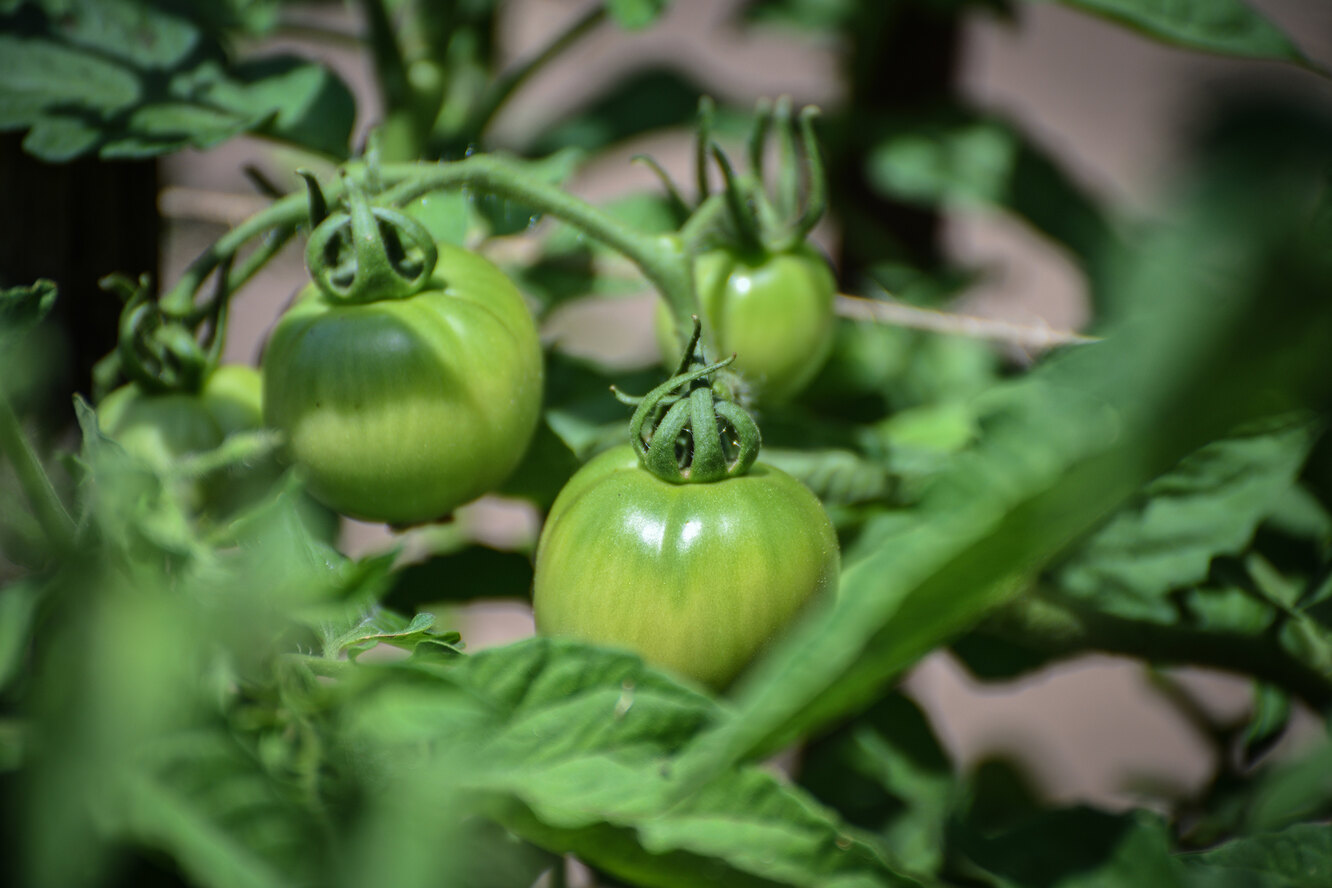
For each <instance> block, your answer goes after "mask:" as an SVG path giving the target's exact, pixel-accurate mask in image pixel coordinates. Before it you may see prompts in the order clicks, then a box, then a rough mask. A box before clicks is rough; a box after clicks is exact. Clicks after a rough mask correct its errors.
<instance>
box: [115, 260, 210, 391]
mask: <svg viewBox="0 0 1332 888" xmlns="http://www.w3.org/2000/svg"><path fill="white" fill-rule="evenodd" d="M225 278H226V269H225V268H224V269H223V273H222V274H221V275H219V284H218V286H219V289H221V288H222V287H224V286H225V283H223V281H225ZM101 285H102V288H103V289H106V290H110V291H112V292H114V293H117V294H118V295H119V296H120V297H121V298H122V299H123V300H124V301H125V306H124V308H123V309H121V312H120V322H119V330H118V334H119V335H118V337H117V341H116V348H115V351H113V352H111V354H109V355H107V356H106V358H104V359H103V360H102V361H101V362H99V364H98V367H97V368H96V370H95V371H94V375H95V379H96V382H97V384H98V386H99V387H100V388H101V389H102V390H103V391H105V390H106V389H109V388H110V387H111V385H112V380H114V379H115V378H117V377H119V376H120V375H121V374H123V375H124V376H126V377H128V378H129V380H130V381H131V382H133V383H135V384H136V385H138V386H139V388H141V389H142V390H143V391H145V392H149V393H152V394H171V393H183V394H197V393H198V392H199V391H200V390H201V389H202V388H203V386H204V383H205V381H206V380H207V379H208V376H209V374H211V373H212V371H213V368H214V367H216V366H217V362H218V359H219V358H220V356H221V353H222V342H223V329H224V328H225V326H226V302H227V300H226V299H225V298H224V297H222V296H221V295H220V294H219V295H218V296H216V297H215V298H214V299H213V300H212V301H211V302H210V303H208V304H206V305H205V306H204V307H203V309H202V310H201V316H200V319H199V320H200V322H202V321H203V320H210V323H209V326H208V329H207V330H206V331H204V332H203V334H202V337H203V338H202V342H201V341H200V334H199V333H198V332H196V330H195V329H194V328H195V326H196V324H192V323H191V319H190V318H189V317H180V316H177V315H175V314H172V313H170V312H168V311H167V310H166V309H165V307H164V306H163V304H162V303H161V301H160V300H158V298H157V296H156V295H155V293H154V291H153V287H152V281H151V279H150V277H149V276H148V275H142V276H140V278H139V279H138V280H137V281H131V280H130V279H129V278H126V277H124V276H123V275H109V276H108V277H106V278H103V279H102V281H101Z"/></svg>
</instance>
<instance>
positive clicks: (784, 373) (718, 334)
mask: <svg viewBox="0 0 1332 888" xmlns="http://www.w3.org/2000/svg"><path fill="white" fill-rule="evenodd" d="M694 284H695V286H696V287H697V288H698V298H699V303H700V308H701V309H702V312H703V318H702V320H703V322H704V323H705V324H706V325H708V327H709V328H710V329H711V331H712V336H713V341H714V344H715V346H716V349H717V352H718V354H721V355H731V354H734V355H735V356H736V358H735V363H734V364H732V365H731V369H732V370H733V371H735V372H736V373H738V374H739V375H740V376H741V378H742V379H744V380H746V381H747V382H748V383H749V384H750V385H751V386H752V388H753V390H754V392H755V394H756V395H757V396H758V398H759V400H764V401H769V402H777V401H785V400H788V399H790V398H792V397H794V396H795V395H796V394H798V393H799V392H800V391H801V390H803V389H804V388H805V386H807V385H808V384H809V381H810V380H811V379H813V378H814V376H815V374H817V373H818V372H819V368H820V367H822V366H823V362H824V361H825V360H827V358H828V352H829V351H830V350H831V349H832V342H833V322H834V318H833V296H834V295H835V294H836V292H837V284H836V281H834V279H833V275H832V271H831V270H830V269H829V268H828V263H827V262H826V261H824V259H823V257H822V256H821V255H819V253H818V251H817V250H815V249H814V248H813V247H811V246H809V245H808V244H802V245H801V246H799V247H797V248H796V249H794V250H791V251H788V252H783V253H767V254H763V253H760V254H757V255H751V254H745V253H741V252H738V251H736V250H732V249H718V250H712V251H710V252H707V253H704V254H702V255H701V256H699V258H698V260H697V261H696V262H695V264H694ZM657 341H658V344H659V345H660V346H661V351H662V354H663V355H664V356H665V358H666V361H667V363H668V364H671V363H675V362H677V361H678V360H679V356H680V344H679V342H677V341H676V338H675V328H674V323H673V321H672V320H671V314H670V311H669V310H668V309H667V308H666V305H665V303H664V302H663V303H660V304H659V305H658V307H657Z"/></svg>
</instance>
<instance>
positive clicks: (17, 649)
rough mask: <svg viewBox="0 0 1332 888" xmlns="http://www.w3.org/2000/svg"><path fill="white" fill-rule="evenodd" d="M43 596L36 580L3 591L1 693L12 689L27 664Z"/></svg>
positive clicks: (0, 607)
mask: <svg viewBox="0 0 1332 888" xmlns="http://www.w3.org/2000/svg"><path fill="white" fill-rule="evenodd" d="M40 597H41V587H40V586H39V585H38V584H37V583H36V582H33V581H32V580H20V581H19V582H16V583H11V584H10V585H8V586H5V587H4V588H3V589H0V691H3V690H6V689H7V688H8V687H9V683H10V682H11V681H13V680H14V677H15V676H17V675H18V674H19V669H20V667H21V666H22V665H23V659H24V657H25V656H26V655H27V652H28V645H29V644H30V643H31V641H32V628H33V617H34V616H35V615H36V613H37V601H38V599H39V598H40Z"/></svg>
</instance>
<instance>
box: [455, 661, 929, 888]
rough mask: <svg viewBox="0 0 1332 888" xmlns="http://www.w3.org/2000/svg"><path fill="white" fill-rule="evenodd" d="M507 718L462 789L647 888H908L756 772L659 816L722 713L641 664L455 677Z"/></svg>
mask: <svg viewBox="0 0 1332 888" xmlns="http://www.w3.org/2000/svg"><path fill="white" fill-rule="evenodd" d="M454 675H455V677H456V678H457V680H460V681H461V682H463V683H464V684H465V685H466V686H467V687H469V688H470V689H472V691H473V693H477V694H480V695H482V696H483V697H485V698H486V699H487V700H488V701H490V702H491V704H492V705H494V706H496V707H497V708H498V709H497V711H498V712H499V713H500V714H501V715H502V717H503V727H502V729H500V730H498V731H495V732H493V733H491V734H490V736H489V737H488V738H487V742H486V747H485V749H486V753H487V756H488V757H491V762H490V766H489V767H488V768H485V769H484V770H481V771H478V772H475V773H473V774H469V775H468V776H467V777H465V778H464V779H465V781H466V783H467V784H469V785H471V786H472V787H473V788H474V789H478V790H481V789H484V790H486V791H487V792H490V793H494V792H502V793H503V794H504V795H505V796H506V797H508V798H509V799H511V800H512V801H508V802H502V803H500V804H498V805H497V807H496V809H495V811H496V814H497V816H499V818H500V820H501V822H503V823H505V825H507V826H509V827H510V828H511V829H514V830H515V831H517V832H518V833H519V834H521V835H525V836H527V837H528V838H529V839H531V840H532V841H534V842H536V843H537V844H539V845H545V846H547V847H550V848H552V849H553V850H554V849H559V850H572V851H574V852H575V853H577V854H578V855H579V856H580V857H582V858H583V859H585V860H587V861H588V862H589V863H591V864H592V865H594V866H596V867H598V868H599V869H603V870H605V871H607V872H609V873H611V874H613V875H617V876H620V877H622V878H629V879H632V880H635V881H636V883H638V884H643V885H650V886H699V885H718V886H722V885H725V886H738V885H772V884H779V885H808V884H820V885H825V884H826V885H841V884H846V885H851V884H865V885H873V884H879V885H905V884H909V881H908V880H905V879H902V878H901V877H899V876H897V875H896V874H895V873H894V872H893V871H892V870H891V869H889V868H888V867H887V865H886V864H885V863H884V862H883V861H882V860H881V859H880V858H879V857H878V855H877V853H875V852H874V850H873V848H872V847H871V846H870V845H868V844H866V843H865V842H864V841H863V840H861V839H860V838H858V837H857V836H856V835H855V834H854V832H853V831H850V830H848V829H846V828H844V827H842V826H841V825H840V824H838V822H837V821H836V820H835V819H834V818H833V817H832V816H831V815H830V812H827V811H826V810H824V809H822V808H821V807H820V806H818V805H817V804H816V803H814V802H813V800H812V799H810V798H808V797H807V796H805V795H804V794H803V793H802V792H800V791H798V790H795V789H794V788H792V787H788V786H784V785H783V784H782V783H781V782H780V781H778V780H777V779H775V778H774V777H772V776H771V775H770V774H768V773H766V772H764V771H762V770H760V769H758V768H744V769H739V770H737V771H735V772H732V773H730V774H727V775H725V776H724V777H722V778H720V779H718V780H717V781H715V782H714V783H712V784H710V785H709V786H707V787H705V788H703V790H702V791H701V792H700V793H698V794H697V795H696V796H694V797H692V798H691V799H689V800H687V801H686V802H684V803H683V804H681V805H679V806H677V807H673V808H671V809H670V810H668V811H662V810H659V808H658V806H659V804H660V802H661V801H662V796H661V794H660V793H661V790H662V789H663V788H664V786H665V785H666V782H665V780H664V778H663V775H662V766H663V764H665V756H666V755H668V754H669V753H670V752H672V751H673V750H674V749H676V748H678V747H679V745H680V744H682V743H683V742H684V741H685V740H687V739H688V738H689V737H690V736H692V735H693V734H695V733H696V732H697V731H698V730H699V729H700V728H701V727H702V726H703V725H705V724H706V723H707V722H709V721H710V720H712V719H713V718H714V717H715V714H716V712H717V707H716V704H714V703H713V702H711V701H710V700H708V699H707V698H706V697H704V696H702V695H701V694H698V693H696V692H694V691H691V690H689V689H687V688H685V687H683V686H681V685H679V684H677V683H676V682H675V681H674V680H672V679H669V678H667V677H666V676H664V675H661V674H660V673H657V672H655V671H654V670H651V669H649V668H648V667H646V666H644V665H643V664H642V662H641V661H640V660H639V659H638V658H637V657H634V656H631V655H626V654H619V653H611V652H606V651H601V650H598V649H596V648H590V647H586V646H583V645H579V644H574V643H571V642H562V641H552V640H547V639H534V640H532V641H528V642H521V643H519V644H517V645H512V646H509V647H507V648H501V649H493V650H489V651H484V652H482V653H481V654H478V655H476V656H474V657H471V658H468V659H467V660H466V661H465V662H464V663H463V664H462V665H461V666H460V667H458V669H456V670H455V671H454Z"/></svg>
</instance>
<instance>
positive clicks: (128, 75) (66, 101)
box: [0, 34, 139, 129]
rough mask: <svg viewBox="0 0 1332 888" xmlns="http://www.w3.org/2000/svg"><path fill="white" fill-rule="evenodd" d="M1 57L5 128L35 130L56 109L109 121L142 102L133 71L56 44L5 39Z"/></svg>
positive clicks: (0, 110)
mask: <svg viewBox="0 0 1332 888" xmlns="http://www.w3.org/2000/svg"><path fill="white" fill-rule="evenodd" d="M0 58H4V60H5V64H4V65H2V66H0V129H17V128H21V127H26V126H31V125H33V124H34V123H36V122H37V121H38V120H40V119H41V118H42V116H43V114H44V112H46V111H47V109H50V108H53V107H61V108H63V107H67V106H77V107H79V108H81V109H87V111H88V112H89V113H91V114H94V115H100V116H102V117H109V116H110V115H111V114H113V113H115V112H116V111H119V110H121V109H123V108H126V107H128V106H129V105H130V104H131V103H132V102H134V101H135V100H136V99H137V98H138V97H139V80H138V78H137V77H135V76H134V74H133V72H131V71H129V70H127V69H126V68H124V67H123V66H121V65H118V64H115V63H114V62H109V61H106V60H105V59H102V58H99V57H97V56H94V55H90V54H88V53H84V52H79V51H78V50H75V49H71V48H69V47H67V46H61V45H60V44H58V43H55V42H53V41H50V40H43V39H40V38H35V37H19V36H16V35H13V34H0Z"/></svg>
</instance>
